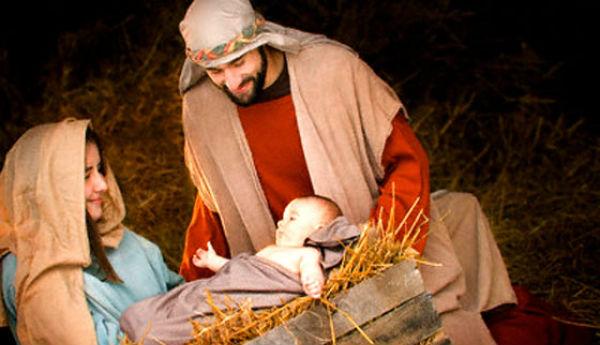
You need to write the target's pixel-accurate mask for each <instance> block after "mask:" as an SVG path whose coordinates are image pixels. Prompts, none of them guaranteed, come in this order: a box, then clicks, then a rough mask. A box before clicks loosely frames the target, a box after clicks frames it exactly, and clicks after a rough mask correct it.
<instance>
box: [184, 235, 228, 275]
mask: <svg viewBox="0 0 600 345" xmlns="http://www.w3.org/2000/svg"><path fill="white" fill-rule="evenodd" d="M228 261H229V260H228V259H225V258H224V257H222V256H220V255H218V254H217V253H216V252H215V250H214V249H213V247H212V245H211V244H210V242H208V249H207V250H204V249H202V248H198V249H197V250H196V253H195V254H194V256H193V257H192V262H193V263H194V266H196V267H201V268H202V267H206V268H208V269H209V270H211V271H213V272H216V271H218V270H220V269H221V267H223V265H225V264H226V263H227V262H228Z"/></svg>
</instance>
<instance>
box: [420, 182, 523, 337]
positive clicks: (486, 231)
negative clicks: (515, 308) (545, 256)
mask: <svg viewBox="0 0 600 345" xmlns="http://www.w3.org/2000/svg"><path fill="white" fill-rule="evenodd" d="M431 219H432V221H431V228H430V233H429V237H428V240H427V245H426V246H425V251H424V252H423V255H424V257H425V259H427V260H429V261H431V262H438V263H442V264H443V266H442V267H433V266H425V265H421V266H420V267H419V270H420V271H421V274H422V276H423V281H424V284H425V288H426V289H427V290H428V291H430V292H431V293H432V294H433V301H434V304H435V307H436V310H437V311H438V312H439V313H440V314H441V317H442V323H443V326H444V330H445V331H446V333H448V334H449V336H450V337H451V338H452V341H453V344H455V345H461V344H466V345H469V344H494V341H493V339H492V337H491V336H490V334H489V330H488V329H487V327H486V326H485V323H484V322H483V320H482V318H481V315H480V313H481V312H482V311H486V310H490V309H492V308H494V307H497V306H499V305H502V304H507V303H516V296H515V294H514V291H513V289H512V286H511V283H510V279H509V276H508V272H507V271H506V266H505V265H504V261H503V260H502V256H501V254H500V251H499V250H498V247H497V245H496V242H495V240H494V236H493V234H492V232H491V229H490V226H489V224H488V221H487V219H486V217H485V215H484V214H483V212H482V210H481V207H480V206H479V203H478V201H477V199H476V198H475V197H474V196H473V195H471V194H465V193H445V194H442V195H441V196H439V197H437V198H434V199H433V200H432V204H431Z"/></svg>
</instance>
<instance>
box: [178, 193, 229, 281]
mask: <svg viewBox="0 0 600 345" xmlns="http://www.w3.org/2000/svg"><path fill="white" fill-rule="evenodd" d="M209 241H210V244H211V245H212V246H213V248H214V249H215V251H216V252H217V254H219V255H221V256H223V257H226V258H229V257H231V255H230V254H229V246H228V245H227V241H226V239H225V234H224V232H223V225H222V224H221V219H220V218H219V215H218V214H217V213H215V212H212V211H211V210H209V209H208V208H207V207H206V205H204V203H203V202H202V199H200V198H199V197H198V196H196V202H195V204H194V211H193V214H192V220H191V221H190V225H189V226H188V228H187V232H186V233H185V244H184V247H183V258H182V260H181V264H180V265H179V274H181V276H182V277H183V278H184V279H185V280H186V281H191V280H196V279H199V278H207V277H210V276H212V275H213V274H214V272H212V271H211V270H209V269H208V268H198V267H196V266H194V264H193V263H192V257H193V256H194V253H195V252H196V250H197V249H198V248H200V247H202V248H203V249H207V247H208V245H207V243H208V242H209Z"/></svg>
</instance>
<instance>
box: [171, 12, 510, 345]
mask: <svg viewBox="0 0 600 345" xmlns="http://www.w3.org/2000/svg"><path fill="white" fill-rule="evenodd" d="M180 30H181V33H182V36H183V38H184V40H185V43H186V53H187V56H188V59H187V60H186V62H185V64H184V67H183V70H182V74H181V79H180V90H181V92H182V94H183V127H184V135H185V156H186V164H187V166H188V169H189V170H190V174H191V177H192V180H193V181H194V184H195V185H196V187H197V189H198V197H197V199H196V205H195V207H194V215H193V217H192V221H191V224H190V226H189V228H188V232H187V234H186V240H185V248H184V257H183V260H182V264H181V268H180V273H181V274H182V275H183V276H184V277H185V278H186V279H187V280H193V279H197V278H199V277H203V276H206V275H207V274H209V272H207V271H202V270H200V269H196V268H195V267H194V266H193V264H192V257H193V254H194V251H195V250H196V249H197V248H198V247H203V248H206V247H207V245H206V244H207V242H208V241H210V242H211V243H212V245H213V247H214V249H215V250H216V252H217V253H218V254H219V255H222V256H230V255H235V254H238V253H240V252H243V251H249V252H256V251H258V250H260V249H262V248H264V247H266V246H267V245H270V244H272V243H274V240H275V237H274V235H275V221H276V220H278V219H280V218H281V215H282V212H283V209H284V207H285V205H286V204H287V203H288V202H289V201H290V200H292V199H294V198H296V197H298V196H302V195H310V194H320V195H324V196H327V197H329V198H331V199H333V200H334V201H335V202H337V203H338V204H339V206H340V208H341V209H342V211H343V213H344V214H345V215H346V216H347V217H348V218H349V219H350V220H351V221H352V222H355V223H362V222H365V221H367V220H368V219H369V218H377V217H378V216H380V215H381V216H382V217H383V218H384V219H388V218H389V216H390V215H391V213H392V212H393V213H394V214H393V217H394V218H393V219H395V220H397V221H399V220H401V219H403V218H404V217H405V216H406V215H407V213H408V216H407V218H408V224H412V223H413V222H417V223H421V222H423V220H424V219H426V218H427V217H428V216H429V213H430V197H429V171H428V161H427V156H426V154H425V152H424V150H423V149H422V147H421V145H420V143H419V142H418V140H417V139H416V137H415V135H414V133H413V132H412V130H411V129H410V127H409V125H408V123H407V119H406V116H405V111H404V108H403V106H402V104H401V103H400V101H399V100H398V98H397V96H396V95H395V93H394V92H393V90H392V89H391V88H390V87H389V86H388V85H387V84H385V83H384V82H383V81H382V80H381V79H380V78H379V77H377V76H376V75H375V74H374V73H373V71H372V70H371V69H370V68H369V67H368V66H367V65H366V64H365V63H364V62H363V61H361V60H360V59H359V58H358V57H357V56H356V54H355V53H354V52H352V51H351V50H350V49H349V48H348V47H346V46H344V45H342V44H340V43H338V42H335V41H332V40H329V39H327V38H326V37H324V36H321V35H313V34H308V33H304V32H300V31H297V30H293V29H290V28H285V27H282V26H279V25H277V24H274V23H271V22H268V21H265V20H264V19H263V18H262V17H261V16H260V15H258V14H256V13H255V12H254V10H253V9H252V6H251V5H250V3H249V2H248V1H247V0H196V1H194V2H193V3H192V5H191V6H190V8H189V9H188V11H187V13H186V16H185V18H184V19H183V21H182V22H181V24H180ZM415 203H416V204H415ZM413 204H415V209H416V210H422V212H421V213H418V212H408V211H409V210H410V209H411V206H412V205H413ZM456 204H457V205H459V206H460V207H461V208H462V209H460V210H458V212H454V211H452V212H453V213H451V214H450V215H447V217H446V218H445V221H444V222H441V221H440V222H433V223H431V224H432V226H431V228H432V229H431V230H432V231H431V233H430V235H429V238H428V239H427V247H426V248H425V244H426V238H425V236H424V235H421V236H420V238H419V239H418V240H417V241H416V243H415V245H414V247H415V249H416V250H418V251H420V252H422V251H423V250H424V248H425V251H424V254H425V256H426V258H428V259H430V260H432V261H437V262H441V263H443V264H444V267H442V268H431V267H422V268H421V272H422V275H423V278H424V281H425V285H426V288H428V289H429V291H431V292H432V294H433V295H434V303H435V304H436V308H437V310H438V311H439V312H440V313H441V315H442V320H443V323H444V327H445V330H446V332H447V333H448V334H449V335H450V337H451V338H452V339H453V341H454V342H455V343H457V344H461V343H462V344H486V343H490V344H492V343H493V340H492V338H491V336H490V334H489V331H488V330H487V328H486V327H485V324H484V323H483V321H482V319H481V315H480V312H481V311H483V310H488V309H491V308H494V307H496V306H498V305H501V304H505V303H514V294H513V292H512V289H511V287H510V281H509V280H508V274H507V273H506V269H505V267H504V264H503V262H502V258H501V256H500V253H499V252H498V249H497V247H496V244H495V242H494V240H493V237H492V236H491V233H490V231H489V227H488V225H487V221H486V220H485V218H484V217H483V216H482V213H481V210H480V209H479V205H478V203H477V201H476V200H475V199H474V198H473V197H471V196H468V195H463V194H453V193H449V194H447V195H445V196H442V197H440V198H439V200H438V201H436V202H435V203H434V204H433V205H432V208H431V216H432V218H433V219H437V218H440V217H439V212H444V213H447V212H446V210H449V209H455V208H456V206H455V205H456ZM447 224H451V225H452V227H447V226H446V225H447ZM424 228H426V226H424ZM457 229H460V231H456V230H457ZM465 229H466V230H465ZM423 233H424V232H423ZM400 236H402V234H400ZM457 254H458V255H457ZM492 276H493V277H494V280H495V282H494V284H492V283H491V281H492V279H491V278H492ZM465 325H466V327H465ZM465 330H466V331H465Z"/></svg>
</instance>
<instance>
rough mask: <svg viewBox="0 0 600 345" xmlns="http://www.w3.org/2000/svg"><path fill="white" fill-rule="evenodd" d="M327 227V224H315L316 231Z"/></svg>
mask: <svg viewBox="0 0 600 345" xmlns="http://www.w3.org/2000/svg"><path fill="white" fill-rule="evenodd" d="M324 227H325V224H323V223H319V224H317V225H315V231H318V230H321V229H323V228H324Z"/></svg>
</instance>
